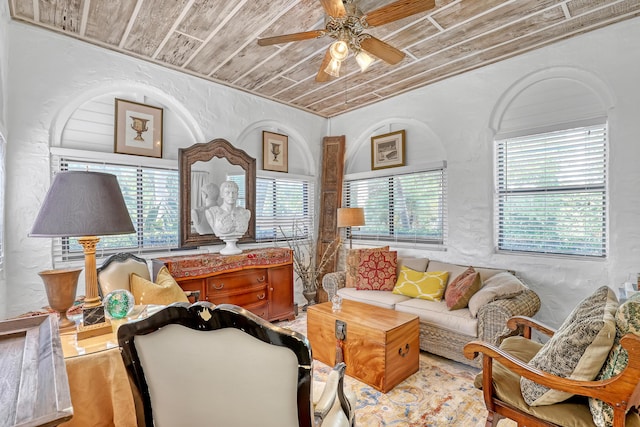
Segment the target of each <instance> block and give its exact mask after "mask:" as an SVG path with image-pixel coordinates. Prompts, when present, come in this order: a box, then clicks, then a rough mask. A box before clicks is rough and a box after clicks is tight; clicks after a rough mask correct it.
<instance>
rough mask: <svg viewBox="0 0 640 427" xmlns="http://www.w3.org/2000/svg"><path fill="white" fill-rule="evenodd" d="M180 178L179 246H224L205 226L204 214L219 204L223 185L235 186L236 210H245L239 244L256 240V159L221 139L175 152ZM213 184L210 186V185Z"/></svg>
mask: <svg viewBox="0 0 640 427" xmlns="http://www.w3.org/2000/svg"><path fill="white" fill-rule="evenodd" d="M178 163H179V174H180V246H181V247H194V246H205V245H216V244H224V242H223V241H222V240H220V239H219V238H218V237H216V235H215V234H213V231H212V230H211V227H210V226H208V224H207V221H206V218H205V217H204V214H203V213H204V211H205V210H206V209H207V208H208V207H210V206H212V205H213V204H219V202H220V201H219V200H218V199H219V188H220V184H222V183H223V182H224V181H227V180H229V181H234V182H235V183H236V184H238V187H239V195H238V201H237V206H242V207H244V208H246V209H249V211H250V212H251V218H250V219H249V228H248V230H247V232H246V233H245V234H244V236H242V238H241V239H240V240H238V242H239V243H247V242H255V239H256V215H255V214H256V159H254V158H253V157H251V156H249V155H248V154H247V153H246V152H245V151H243V150H240V149H238V148H235V147H234V146H233V145H231V143H230V142H229V141H227V140H225V139H214V140H213V141H209V142H206V143H202V144H194V145H192V146H191V147H188V148H181V149H180V150H178ZM211 184H214V185H211ZM216 190H217V191H216Z"/></svg>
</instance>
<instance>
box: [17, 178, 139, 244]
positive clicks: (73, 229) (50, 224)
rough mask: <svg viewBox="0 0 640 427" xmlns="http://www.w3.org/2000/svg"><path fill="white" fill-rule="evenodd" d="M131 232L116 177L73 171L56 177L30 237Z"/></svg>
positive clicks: (131, 227)
mask: <svg viewBox="0 0 640 427" xmlns="http://www.w3.org/2000/svg"><path fill="white" fill-rule="evenodd" d="M134 232H135V229H134V228H133V224H132V223H131V217H130V216H129V211H128V210H127V206H126V205H125V203H124V197H123V196H122V192H121V191H120V186H119V185H118V179H117V178H116V176H115V175H111V174H108V173H101V172H84V171H77V172H76V171H73V172H60V173H58V174H56V176H55V178H54V180H53V184H51V188H49V191H48V192H47V195H46V197H45V199H44V202H43V203H42V207H41V208H40V212H39V213H38V217H37V218H36V221H35V223H34V225H33V229H32V230H31V233H29V236H31V237H81V236H107V235H110V234H129V233H134Z"/></svg>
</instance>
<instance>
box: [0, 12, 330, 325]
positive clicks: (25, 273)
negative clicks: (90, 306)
mask: <svg viewBox="0 0 640 427" xmlns="http://www.w3.org/2000/svg"><path fill="white" fill-rule="evenodd" d="M8 38H9V46H10V49H9V74H8V81H9V82H10V84H9V85H8V89H9V90H8V104H9V105H10V106H11V108H9V109H8V110H9V111H8V113H7V114H8V121H7V122H8V128H9V135H8V138H7V139H8V147H9V150H8V152H9V153H8V164H7V170H8V177H9V179H8V186H7V191H6V200H7V208H8V214H7V222H6V226H7V233H6V245H7V268H6V273H7V298H6V299H3V301H2V302H1V303H0V305H1V306H4V307H5V308H6V315H7V316H9V315H14V314H19V313H22V312H25V311H28V310H32V309H36V308H39V307H41V306H44V305H46V295H45V292H44V287H43V285H42V282H41V280H40V277H39V276H38V274H37V273H38V271H41V270H44V269H48V268H51V263H52V259H51V242H50V240H49V239H42V238H30V237H28V236H27V235H28V233H29V231H30V229H31V226H32V225H33V221H34V219H35V217H36V215H37V212H38V209H39V207H40V204H41V202H42V200H43V198H44V195H45V194H46V191H47V189H48V187H49V183H50V173H49V170H50V167H49V146H50V145H60V142H61V139H63V140H64V138H63V137H62V135H63V133H64V132H63V130H62V128H63V127H64V126H65V120H66V118H67V117H71V116H73V112H74V111H75V110H76V109H77V108H79V107H81V106H82V105H85V104H86V103H87V102H89V103H90V102H91V100H92V99H94V98H97V99H104V97H105V96H107V97H108V96H109V95H113V96H117V97H120V98H127V99H143V100H151V101H153V103H154V105H158V104H160V105H161V106H163V107H164V108H165V114H166V116H165V128H166V132H165V141H164V146H165V149H166V150H165V158H168V159H174V160H175V159H177V149H178V148H180V147H188V146H190V145H192V144H194V143H197V142H206V141H209V140H211V139H214V138H225V139H227V140H228V141H230V142H231V143H233V144H235V145H237V146H239V147H240V148H242V149H244V150H245V151H247V152H248V153H249V154H250V155H252V156H254V157H256V158H257V159H261V158H262V151H261V150H262V136H261V129H268V130H274V131H279V132H281V133H286V134H288V135H290V138H291V139H290V146H291V145H293V150H292V155H293V156H294V160H293V162H295V163H293V162H292V165H293V166H294V167H293V170H295V171H296V172H297V173H305V172H306V173H309V174H315V170H316V167H317V165H316V164H315V159H316V158H317V157H318V156H319V154H320V141H321V139H322V137H323V136H324V135H325V134H326V129H325V126H326V120H324V119H322V118H320V117H317V116H315V115H312V114H309V113H305V112H302V111H299V110H297V109H293V108H290V107H287V106H283V105H280V104H276V103H274V102H271V101H268V100H265V99H262V98H258V97H254V96H251V95H249V94H246V93H244V92H240V91H237V90H233V89H229V88H227V87H224V86H220V85H217V84H213V83H210V82H207V81H205V80H203V79H198V78H194V77H191V76H188V75H186V74H183V73H178V72H175V71H172V70H168V69H165V68H162V67H159V66H156V65H154V64H151V63H148V62H143V61H139V60H136V59H133V58H130V57H126V56H124V55H121V54H118V53H115V52H112V51H109V50H105V49H102V48H98V47H96V46H92V45H89V44H86V43H80V42H78V41H76V40H75V39H73V38H70V37H64V36H61V35H57V34H54V33H51V32H48V31H44V30H41V29H38V28H35V27H31V26H27V25H23V24H21V23H17V22H11V23H10V24H9V28H8ZM198 138H202V140H198ZM292 142H293V144H292ZM100 144H102V145H100ZM111 147H112V142H111V141H106V140H100V141H98V145H97V146H95V147H93V148H92V149H94V150H96V151H102V152H108V151H110V150H111ZM73 148H80V147H78V146H74V147H73ZM258 168H259V169H260V168H261V160H260V161H259V162H258ZM305 168H306V170H303V169H305ZM83 283H84V282H83V279H82V278H81V279H80V283H79V286H78V293H79V294H82V293H84V287H83Z"/></svg>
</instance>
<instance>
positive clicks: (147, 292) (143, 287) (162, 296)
mask: <svg viewBox="0 0 640 427" xmlns="http://www.w3.org/2000/svg"><path fill="white" fill-rule="evenodd" d="M129 280H130V283H131V293H132V294H133V297H134V299H135V300H136V304H157V305H168V304H171V303H174V302H189V299H188V298H187V296H186V295H185V294H184V291H183V290H182V288H180V286H179V285H178V284H177V283H176V281H175V279H174V278H173V277H172V276H171V274H170V273H169V270H167V267H164V266H163V267H162V268H161V269H160V271H159V272H158V277H157V278H156V283H153V282H151V281H149V280H147V279H144V278H142V277H140V276H138V275H137V274H135V273H132V274H131V278H130V279H129Z"/></svg>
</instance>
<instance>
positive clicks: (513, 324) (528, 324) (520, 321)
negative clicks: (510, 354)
mask: <svg viewBox="0 0 640 427" xmlns="http://www.w3.org/2000/svg"><path fill="white" fill-rule="evenodd" d="M507 327H508V328H509V329H511V330H512V331H515V330H516V329H518V328H520V327H521V328H522V329H523V335H522V336H523V337H525V338H529V339H530V338H531V330H532V329H535V330H536V331H538V332H541V333H543V334H545V335H547V336H549V337H550V336H553V334H555V332H556V331H555V329H553V328H551V327H550V326H547V325H545V324H544V323H542V322H540V321H538V320H536V319H533V318H531V317H528V316H513V317H512V318H511V319H509V320H507Z"/></svg>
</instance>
